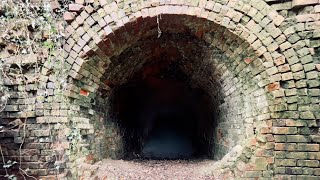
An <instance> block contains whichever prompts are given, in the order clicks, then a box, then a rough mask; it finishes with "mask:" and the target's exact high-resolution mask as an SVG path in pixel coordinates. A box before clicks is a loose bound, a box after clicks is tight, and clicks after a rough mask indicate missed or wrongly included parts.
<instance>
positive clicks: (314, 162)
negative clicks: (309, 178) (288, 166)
mask: <svg viewBox="0 0 320 180" xmlns="http://www.w3.org/2000/svg"><path fill="white" fill-rule="evenodd" d="M297 165H298V166H304V167H318V166H319V161H318V160H298V162H297Z"/></svg>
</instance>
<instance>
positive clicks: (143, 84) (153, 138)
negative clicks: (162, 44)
mask: <svg viewBox="0 0 320 180" xmlns="http://www.w3.org/2000/svg"><path fill="white" fill-rule="evenodd" d="M180 67H181V66H180V63H179V61H174V62H172V61H170V62H165V61H160V62H159V61H158V62H157V63H147V64H145V65H144V66H143V67H142V70H140V72H138V73H136V74H135V75H134V77H132V78H131V79H130V80H128V81H127V82H126V83H125V84H123V85H121V86H119V87H116V88H115V89H114V91H113V96H112V108H111V109H112V110H111V112H112V114H113V115H115V116H117V118H116V119H117V123H118V125H119V126H120V128H121V131H122V134H123V140H124V146H125V147H124V151H125V153H124V157H123V158H124V159H133V158H140V157H141V158H145V159H193V158H211V157H212V148H213V137H214V136H213V133H214V123H213V121H214V120H213V115H212V112H213V111H212V105H210V102H209V99H210V98H209V95H208V94H207V93H206V92H205V91H204V90H202V89H201V88H199V87H191V85H190V84H191V83H190V77H188V76H187V75H186V74H184V73H183V72H182V71H181V68H180ZM146 72H148V73H146ZM146 74H147V75H146ZM208 135H209V136H210V137H208Z"/></svg>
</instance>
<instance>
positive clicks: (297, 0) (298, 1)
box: [292, 0, 319, 7]
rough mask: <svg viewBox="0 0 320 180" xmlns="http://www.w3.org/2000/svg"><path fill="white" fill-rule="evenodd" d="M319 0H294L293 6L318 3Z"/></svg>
mask: <svg viewBox="0 0 320 180" xmlns="http://www.w3.org/2000/svg"><path fill="white" fill-rule="evenodd" d="M318 3H319V0H293V1H292V7H296V6H306V5H312V4H318Z"/></svg>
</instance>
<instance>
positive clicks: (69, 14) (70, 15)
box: [63, 12, 76, 21]
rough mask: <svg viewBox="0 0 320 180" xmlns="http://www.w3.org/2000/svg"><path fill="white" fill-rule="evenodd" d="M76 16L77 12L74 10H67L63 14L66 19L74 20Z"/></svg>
mask: <svg viewBox="0 0 320 180" xmlns="http://www.w3.org/2000/svg"><path fill="white" fill-rule="evenodd" d="M75 17H76V15H75V13H72V12H65V13H64V14H63V19H64V20H65V21H73V20H74V19H75Z"/></svg>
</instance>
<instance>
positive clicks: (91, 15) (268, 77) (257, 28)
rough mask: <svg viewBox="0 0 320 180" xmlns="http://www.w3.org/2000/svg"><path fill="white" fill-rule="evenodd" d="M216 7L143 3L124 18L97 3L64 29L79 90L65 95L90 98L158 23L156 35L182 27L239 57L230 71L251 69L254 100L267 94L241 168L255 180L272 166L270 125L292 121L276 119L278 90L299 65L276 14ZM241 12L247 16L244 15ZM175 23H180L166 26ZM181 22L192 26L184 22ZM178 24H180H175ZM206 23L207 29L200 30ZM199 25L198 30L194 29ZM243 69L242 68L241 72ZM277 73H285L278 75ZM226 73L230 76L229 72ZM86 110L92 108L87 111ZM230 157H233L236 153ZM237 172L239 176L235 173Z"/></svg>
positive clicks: (259, 4) (255, 6) (261, 6)
mask: <svg viewBox="0 0 320 180" xmlns="http://www.w3.org/2000/svg"><path fill="white" fill-rule="evenodd" d="M220 5H221V4H219V3H214V2H213V1H203V2H199V3H196V4H192V3H191V4H188V3H185V4H184V3H179V2H172V3H168V4H166V3H148V1H147V2H145V3H143V4H142V5H141V6H139V7H141V9H139V8H137V9H136V10H135V11H134V12H130V13H128V14H125V10H123V9H121V8H119V7H118V5H117V3H115V2H113V3H111V4H108V5H107V4H106V3H104V1H100V6H102V7H101V8H97V9H96V11H95V12H93V9H92V8H85V10H84V11H83V12H81V13H80V15H79V16H77V18H76V20H75V21H74V22H76V23H71V25H70V26H69V27H68V28H67V31H68V33H69V34H68V35H67V36H68V37H69V39H68V40H67V45H66V47H65V50H66V51H67V54H69V57H67V61H68V62H69V63H70V65H71V70H70V73H69V76H70V77H72V81H70V83H71V84H72V83H74V82H81V83H80V84H81V85H75V84H76V83H74V84H73V85H71V88H70V89H69V91H68V92H67V95H69V97H71V98H72V99H80V98H82V95H84V96H85V97H90V95H91V94H92V93H93V94H94V93H95V92H96V90H97V89H98V88H99V87H100V86H101V84H99V83H100V77H102V76H103V74H104V69H105V68H106V67H108V66H109V65H110V63H111V61H110V58H111V57H114V56H118V55H119V54H121V53H122V52H123V50H125V49H126V48H128V47H131V46H132V45H134V44H135V43H136V42H137V41H138V40H141V39H147V38H148V37H150V36H157V35H158V34H157V31H156V30H157V27H158V23H157V19H158V21H159V25H160V30H161V31H163V32H172V31H175V30H176V29H177V27H180V26H179V25H182V27H183V28H182V30H181V31H182V32H183V31H188V33H190V32H191V33H193V35H194V36H196V37H198V38H199V39H202V40H204V41H206V42H209V43H211V45H212V46H213V47H216V48H218V49H220V50H222V51H223V52H225V54H226V55H228V56H229V58H236V57H237V55H239V54H241V53H242V52H244V53H243V56H242V58H240V59H238V61H239V64H241V65H239V66H234V69H233V70H236V69H237V68H239V70H243V69H245V67H247V66H248V67H251V69H249V70H250V72H251V73H252V72H254V73H256V72H257V74H258V75H257V74H256V75H257V76H255V82H256V83H257V84H258V86H259V87H260V88H261V89H262V90H260V91H258V90H257V91H255V92H254V93H256V94H257V95H258V96H259V95H261V94H267V95H266V97H267V99H268V100H269V101H268V105H269V110H270V111H269V110H266V113H264V114H261V115H260V116H259V117H258V118H259V120H264V121H262V122H257V123H258V124H259V123H261V125H260V126H259V129H258V132H259V135H260V136H259V137H255V138H253V139H250V140H251V141H250V142H249V143H248V147H250V149H251V150H253V152H254V157H253V158H251V159H250V160H249V163H248V164H247V165H246V168H245V169H242V171H243V170H244V171H248V170H249V173H245V174H244V175H243V174H241V176H243V177H255V176H256V174H254V173H257V174H262V172H263V171H268V170H269V169H267V168H269V167H267V165H268V164H270V163H271V164H272V163H273V162H274V158H273V157H268V155H267V154H268V153H270V152H269V151H272V150H273V147H272V145H273V143H272V142H269V140H268V138H269V139H272V138H273V136H272V131H271V126H272V119H276V118H292V116H295V115H290V114H284V115H283V114H282V113H277V112H282V111H285V110H286V108H287V107H286V105H285V103H282V102H281V97H283V96H284V93H285V91H284V89H282V88H281V87H280V81H281V82H285V81H289V80H291V79H292V78H291V77H292V72H291V70H290V67H289V64H290V65H291V64H295V63H297V62H299V61H300V60H299V59H298V58H297V57H296V56H295V55H293V53H292V51H293V49H292V48H290V46H289V44H288V43H287V42H286V36H285V35H284V34H283V33H282V32H281V30H280V29H279V28H278V27H279V26H281V23H282V21H283V17H282V16H281V15H278V14H277V12H276V11H272V10H271V8H270V7H269V6H268V5H267V4H265V2H263V1H254V3H252V4H251V5H252V6H247V4H245V3H243V2H242V1H238V2H237V3H234V2H233V1H230V2H229V3H228V4H225V5H221V6H220ZM245 11H248V13H244V12H245ZM166 17H167V19H168V21H167V22H165V23H164V24H166V25H168V26H164V27H163V26H162V25H163V24H162V23H161V22H162V20H163V19H164V20H166ZM162 18H163V19H162ZM178 18H180V19H179V20H181V19H182V21H179V22H173V23H172V22H170V21H174V19H178ZM184 19H191V20H190V21H184ZM92 21H93V22H92ZM95 22H98V23H97V24H96V23H95ZM181 22H183V23H184V24H180V23H181ZM208 22H210V23H211V26H209V27H203V26H202V27H201V25H203V24H208ZM170 23H171V24H170ZM198 23H199V24H200V26H197V25H198ZM210 23H209V24H210ZM90 24H91V25H92V26H91V27H90ZM196 24H197V25H196ZM88 25H89V27H88ZM211 28H212V29H211ZM141 29H143V31H141ZM219 31H221V32H222V33H220V37H222V36H221V35H223V36H224V35H225V36H226V37H227V38H226V39H223V38H221V40H222V42H228V41H231V42H233V43H234V45H235V46H238V48H236V49H234V51H230V49H229V47H228V45H227V44H228V43H225V44H221V41H215V40H216V38H215V36H210V33H211V32H219ZM132 37H134V38H132ZM231 44H232V43H231ZM242 46H244V47H247V49H248V50H247V51H243V49H241V47H242ZM235 52H236V53H235ZM240 62H241V63H240ZM235 65H237V64H235ZM242 65H243V66H244V67H241V66H242ZM92 68H93V70H92ZM278 69H280V71H282V70H283V72H285V73H284V74H282V75H280V74H279V73H278V72H279V70H278ZM90 71H91V72H90ZM255 71H256V72H255ZM228 72H230V73H232V71H228ZM226 76H227V75H226ZM286 93H287V92H286ZM79 94H82V95H79ZM87 101H88V102H89V101H90V98H87ZM88 108H89V109H90V108H92V106H91V105H88ZM285 121H286V120H285ZM248 147H246V148H248ZM231 151H232V150H231ZM234 151H235V152H237V150H234ZM241 162H242V161H241ZM258 162H259V163H258ZM250 163H251V164H250ZM257 164H258V165H257ZM238 170H239V171H241V170H240V169H239V168H238ZM250 173H252V174H250Z"/></svg>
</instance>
